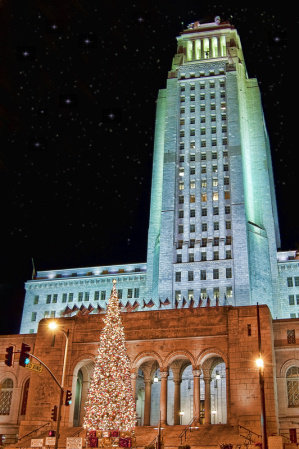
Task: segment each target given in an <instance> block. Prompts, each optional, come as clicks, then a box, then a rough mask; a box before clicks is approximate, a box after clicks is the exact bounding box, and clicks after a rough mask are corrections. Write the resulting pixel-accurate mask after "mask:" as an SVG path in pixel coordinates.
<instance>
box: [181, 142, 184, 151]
mask: <svg viewBox="0 0 299 449" xmlns="http://www.w3.org/2000/svg"><path fill="white" fill-rule="evenodd" d="M184 149H185V144H184V142H181V143H180V150H184Z"/></svg>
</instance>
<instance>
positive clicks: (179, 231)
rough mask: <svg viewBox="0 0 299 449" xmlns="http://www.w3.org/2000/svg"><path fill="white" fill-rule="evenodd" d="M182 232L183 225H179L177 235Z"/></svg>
mask: <svg viewBox="0 0 299 449" xmlns="http://www.w3.org/2000/svg"><path fill="white" fill-rule="evenodd" d="M183 232H184V226H183V225H179V228H178V233H179V234H183Z"/></svg>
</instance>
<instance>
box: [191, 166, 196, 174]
mask: <svg viewBox="0 0 299 449" xmlns="http://www.w3.org/2000/svg"><path fill="white" fill-rule="evenodd" d="M190 175H195V167H190Z"/></svg>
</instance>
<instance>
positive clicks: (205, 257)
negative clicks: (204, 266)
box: [201, 252, 207, 262]
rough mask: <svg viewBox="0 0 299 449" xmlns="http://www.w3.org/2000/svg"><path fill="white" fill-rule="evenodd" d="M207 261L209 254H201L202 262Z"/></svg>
mask: <svg viewBox="0 0 299 449" xmlns="http://www.w3.org/2000/svg"><path fill="white" fill-rule="evenodd" d="M206 260H207V253H204V252H202V253H201V261H202V262H205V261H206Z"/></svg>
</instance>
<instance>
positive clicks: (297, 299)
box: [296, 295, 299, 306]
mask: <svg viewBox="0 0 299 449" xmlns="http://www.w3.org/2000/svg"><path fill="white" fill-rule="evenodd" d="M296 304H297V306H299V295H296Z"/></svg>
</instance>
